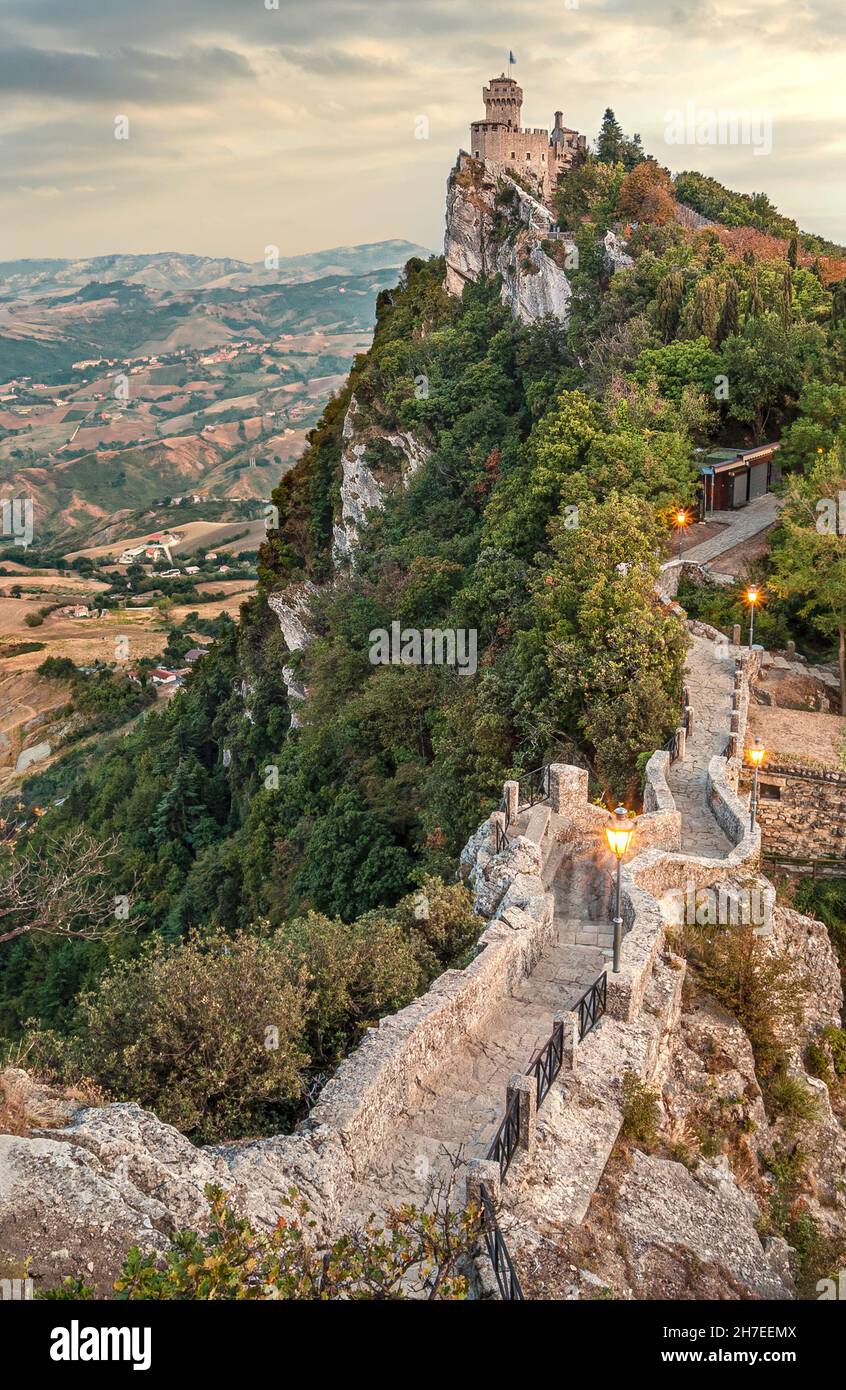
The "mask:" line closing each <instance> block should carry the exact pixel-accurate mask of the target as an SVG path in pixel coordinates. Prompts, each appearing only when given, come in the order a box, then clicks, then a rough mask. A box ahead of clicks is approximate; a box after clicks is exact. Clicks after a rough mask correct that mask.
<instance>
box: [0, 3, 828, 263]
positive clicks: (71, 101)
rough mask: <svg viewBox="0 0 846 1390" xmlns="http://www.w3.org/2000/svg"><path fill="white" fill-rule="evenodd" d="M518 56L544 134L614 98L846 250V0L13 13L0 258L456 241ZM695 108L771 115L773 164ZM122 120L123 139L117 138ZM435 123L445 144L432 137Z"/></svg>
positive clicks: (40, 7)
mask: <svg viewBox="0 0 846 1390" xmlns="http://www.w3.org/2000/svg"><path fill="white" fill-rule="evenodd" d="M270 2H271V0H268V3H270ZM509 48H511V49H513V50H514V52H515V53H516V55H517V59H518V66H517V69H516V73H517V75H518V76H519V79H520V81H521V83H522V85H523V88H524V91H525V106H524V115H525V118H526V122H527V124H530V125H541V124H548V123H549V122H550V121H551V119H552V112H553V110H554V109H555V108H556V107H562V108H563V110H564V113H565V119H566V120H567V122H568V124H570V125H573V126H575V127H576V128H578V129H579V130H582V131H584V132H585V133H586V134H587V135H588V137H589V138H592V137H593V136H594V135H595V133H596V130H597V127H598V125H599V121H600V119H601V116H602V112H603V110H604V108H605V107H606V106H608V105H610V106H612V107H613V108H614V109H615V111H616V113H617V115H618V118H619V119H620V121H621V123H622V124H623V126H624V127H625V129H626V130H628V131H630V132H634V131H638V132H639V133H640V134H641V135H642V137H643V140H644V144H645V145H646V147H647V149H648V150H650V151H651V152H652V153H654V154H655V155H656V157H657V158H658V159H659V160H662V161H664V162H666V163H668V164H669V165H670V166H671V167H672V168H674V169H679V168H699V169H701V170H702V171H703V172H705V173H709V174H712V175H714V176H715V177H717V178H720V179H722V180H723V181H725V182H726V183H728V184H729V185H730V186H732V187H735V188H738V189H741V190H743V191H747V192H751V191H755V190H757V189H759V188H762V189H764V190H765V191H767V192H768V193H769V194H770V196H771V197H772V198H773V199H774V201H776V202H777V203H778V204H779V205H780V206H781V207H782V208H783V209H784V210H785V211H786V212H788V213H789V214H790V215H792V216H794V217H796V218H797V219H798V220H799V222H800V223H801V224H802V226H804V227H806V228H808V229H809V230H815V231H819V232H821V233H823V234H824V235H827V236H830V237H833V238H835V239H840V240H846V194H844V192H843V180H842V178H841V177H840V167H841V161H842V157H843V151H844V148H845V147H846V117H844V114H843V103H842V93H841V88H842V73H843V64H844V57H846V14H844V11H843V9H842V7H841V4H840V0H837V3H834V0H805V3H802V0H789V3H788V0H771V3H769V4H768V5H767V6H762V5H761V4H760V3H759V0H703V3H701V4H697V5H690V4H688V3H681V0H679V3H676V4H672V3H670V4H667V0H579V3H578V5H577V6H576V7H575V8H568V7H567V6H566V5H565V4H564V3H563V0H512V3H510V4H509V5H508V6H507V7H506V6H492V7H488V8H487V9H486V10H485V11H481V10H480V8H479V6H478V5H477V4H476V3H472V4H471V3H469V0H448V3H447V0H417V3H408V2H407V0H403V2H402V3H401V2H400V0H379V3H373V0H318V3H316V4H313V5H303V4H300V3H296V4H295V3H291V0H279V8H278V9H268V8H267V6H266V4H265V3H264V0H180V3H178V4H174V3H173V0H144V3H143V4H139V3H137V0H110V3H109V4H108V5H107V6H103V4H102V0H71V3H68V0H3V3H0V93H2V99H3V102H4V123H3V133H2V135H0V225H2V227H3V232H2V244H0V258H2V259H8V258H11V257H14V256H27V255H29V256H68V255H69V256H77V255H94V254H102V253H106V252H110V251H155V250H185V251H197V252H202V253H205V254H211V255H235V256H240V257H243V258H244V259H247V260H256V259H259V258H260V257H261V255H262V254H263V248H264V246H265V245H267V244H269V243H273V244H276V245H278V246H279V247H280V251H281V253H282V254H283V255H284V254H295V253H297V252H300V251H304V250H309V249H315V248H319V247H325V246H330V245H335V244H338V243H345V242H346V243H349V242H354V241H377V240H379V239H381V238H385V237H395V236H402V237H407V238H408V239H409V240H413V241H417V242H422V243H424V244H427V245H430V246H432V247H433V248H437V247H438V246H439V245H440V241H441V234H442V216H443V192H444V185H445V181H446V177H447V174H448V171H449V168H450V165H451V164H452V162H453V160H454V158H455V154H456V152H457V150H458V149H459V147H460V146H464V147H466V145H467V142H468V126H469V122H470V120H471V119H474V118H475V117H476V116H477V115H479V114H480V112H481V87H482V85H483V83H484V82H485V81H486V80H487V79H488V78H489V77H490V76H491V75H492V74H493V73H494V72H496V71H500V70H501V69H502V67H503V66H504V63H505V60H506V55H507V52H508V49H509ZM690 100H692V101H694V102H696V103H697V105H699V106H708V107H714V108H721V107H722V108H725V107H742V108H755V109H759V110H766V111H767V112H769V113H770V114H771V116H772V123H773V150H772V154H771V155H768V156H767V157H766V158H754V157H753V156H752V153H751V151H750V150H749V149H748V148H743V147H735V148H725V147H723V148H716V147H705V148H699V147H694V148H690V149H687V148H685V147H668V146H667V145H665V143H664V136H663V132H664V128H665V125H666V113H667V112H668V111H671V110H674V109H679V108H681V107H683V106H684V104H685V103H686V102H688V101H690ZM121 114H122V115H126V116H128V118H129V122H130V138H129V140H127V141H118V140H116V139H115V137H114V129H115V128H114V122H115V117H116V116H118V115H121ZM421 115H425V116H426V117H427V118H428V122H429V138H428V139H426V140H420V139H415V123H416V121H417V118H418V117H419V116H421ZM44 190H49V193H46V192H45V191H44ZM48 207H49V213H48V211H47V208H48Z"/></svg>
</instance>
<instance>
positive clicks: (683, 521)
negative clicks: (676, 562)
mask: <svg viewBox="0 0 846 1390" xmlns="http://www.w3.org/2000/svg"><path fill="white" fill-rule="evenodd" d="M689 521H690V517H689V516H688V514H687V512H686V511H685V510H684V508H683V507H679V509H678V511H677V512H676V527H677V528H678V533H679V559H681V557H682V554H683V551H684V528H685V527H686V526H687V524H688V522H689Z"/></svg>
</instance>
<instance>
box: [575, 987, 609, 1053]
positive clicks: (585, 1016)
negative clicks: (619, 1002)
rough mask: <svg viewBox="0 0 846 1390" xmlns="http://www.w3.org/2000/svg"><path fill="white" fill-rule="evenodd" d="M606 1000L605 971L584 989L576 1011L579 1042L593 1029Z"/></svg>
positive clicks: (603, 1011)
mask: <svg viewBox="0 0 846 1390" xmlns="http://www.w3.org/2000/svg"><path fill="white" fill-rule="evenodd" d="M607 998H608V976H607V975H606V974H605V971H603V972H602V974H601V975H600V976H599V978H598V979H596V980H594V982H593V984H592V985H591V987H590V989H586V990H585V992H584V994H583V995H582V997H581V999H580V1000H579V1002H578V1004H576V1006H575V1007H576V1009H577V1010H578V1014H579V1042H581V1040H582V1038H584V1037H585V1036H586V1034H588V1033H589V1032H590V1030H591V1029H592V1028H595V1027H596V1025H597V1023H598V1022H599V1020H600V1019H601V1017H602V1015H603V1014H604V1013H605V1005H606V1001H607Z"/></svg>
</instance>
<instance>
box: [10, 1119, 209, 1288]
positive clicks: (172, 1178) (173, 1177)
mask: <svg viewBox="0 0 846 1390" xmlns="http://www.w3.org/2000/svg"><path fill="white" fill-rule="evenodd" d="M229 1181H230V1180H229V1175H228V1170H227V1168H226V1166H225V1164H224V1163H222V1162H221V1161H219V1160H216V1159H214V1158H210V1157H209V1156H208V1155H207V1154H205V1153H204V1152H203V1151H202V1150H201V1149H196V1148H195V1147H194V1146H193V1144H191V1143H189V1141H188V1140H187V1139H186V1138H185V1136H184V1135H182V1134H180V1133H179V1132H178V1130H175V1129H173V1128H172V1126H171V1125H166V1124H163V1123H162V1121H161V1120H158V1119H156V1117H155V1115H150V1114H149V1113H148V1112H147V1111H144V1110H142V1109H141V1108H140V1107H139V1106H137V1105H134V1104H126V1105H107V1106H102V1107H84V1108H78V1107H77V1108H76V1110H75V1113H74V1115H73V1117H72V1119H71V1120H70V1123H68V1124H66V1125H65V1126H64V1127H63V1128H58V1129H49V1130H44V1131H43V1132H42V1133H39V1134H38V1135H37V1137H25V1136H17V1135H0V1250H4V1251H10V1252H12V1253H14V1254H15V1255H16V1256H18V1257H25V1256H26V1255H31V1256H32V1259H33V1265H32V1272H33V1276H34V1277H36V1278H37V1279H38V1280H39V1282H40V1284H41V1285H42V1286H43V1287H45V1288H47V1287H50V1286H51V1285H52V1284H54V1283H58V1282H60V1281H61V1280H62V1279H63V1278H64V1277H65V1276H66V1275H68V1274H72V1275H74V1276H83V1277H85V1278H86V1279H87V1280H89V1281H90V1282H91V1283H93V1284H94V1285H95V1286H96V1287H97V1289H98V1290H99V1291H100V1292H102V1293H107V1292H108V1291H109V1290H110V1288H111V1284H112V1282H113V1280H114V1278H115V1275H116V1273H117V1271H118V1269H119V1268H120V1265H121V1263H122V1260H123V1258H124V1256H125V1254H126V1251H127V1250H128V1248H129V1246H130V1245H132V1244H139V1245H141V1246H142V1248H144V1249H145V1250H164V1249H166V1248H167V1246H168V1237H169V1236H170V1234H171V1233H173V1232H174V1231H175V1230H177V1229H178V1227H179V1226H182V1225H189V1224H193V1225H195V1226H196V1225H197V1223H200V1224H202V1221H203V1219H204V1217H205V1215H206V1213H207V1211H208V1206H207V1203H206V1200H205V1197H204V1193H203V1189H204V1187H205V1184H206V1183H217V1184H219V1185H224V1186H227V1185H229Z"/></svg>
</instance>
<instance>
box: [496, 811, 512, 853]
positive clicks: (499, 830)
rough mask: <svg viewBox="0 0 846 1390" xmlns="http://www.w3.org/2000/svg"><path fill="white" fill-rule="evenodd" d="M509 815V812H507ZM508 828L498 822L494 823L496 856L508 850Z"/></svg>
mask: <svg viewBox="0 0 846 1390" xmlns="http://www.w3.org/2000/svg"><path fill="white" fill-rule="evenodd" d="M506 814H507V812H506ZM508 844H509V840H508V826H507V825H502V824H501V823H500V822H499V821H498V820H495V821H494V854H502V851H503V850H504V849H507V848H508Z"/></svg>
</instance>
